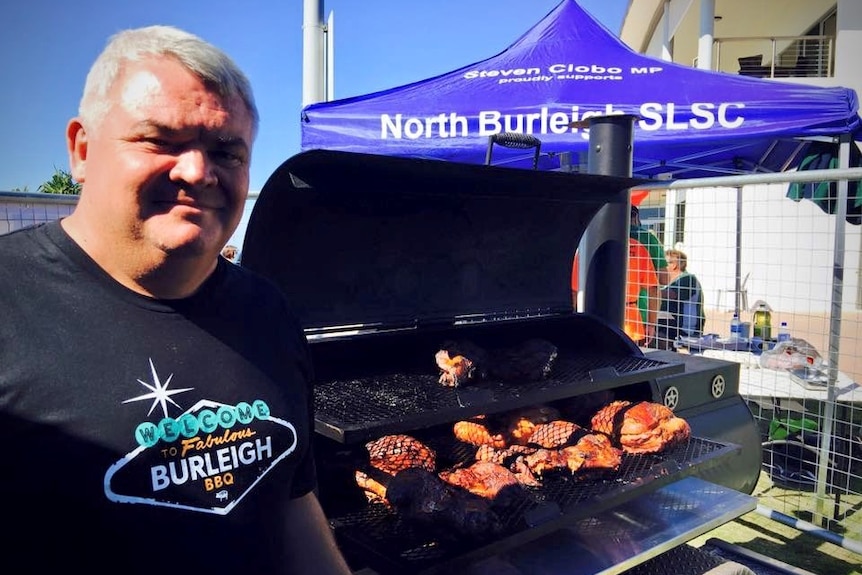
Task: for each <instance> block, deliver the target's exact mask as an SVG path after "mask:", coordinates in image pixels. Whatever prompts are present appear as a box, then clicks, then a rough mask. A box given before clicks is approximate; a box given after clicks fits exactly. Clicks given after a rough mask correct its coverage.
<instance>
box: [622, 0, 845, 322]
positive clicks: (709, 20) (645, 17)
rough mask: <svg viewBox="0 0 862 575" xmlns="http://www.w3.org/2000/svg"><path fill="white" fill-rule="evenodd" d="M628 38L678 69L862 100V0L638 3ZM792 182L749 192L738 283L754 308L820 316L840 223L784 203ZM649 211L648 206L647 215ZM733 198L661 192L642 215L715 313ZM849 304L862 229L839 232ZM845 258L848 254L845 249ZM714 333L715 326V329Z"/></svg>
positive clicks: (730, 241) (732, 261) (720, 304)
mask: <svg viewBox="0 0 862 575" xmlns="http://www.w3.org/2000/svg"><path fill="white" fill-rule="evenodd" d="M620 38H621V39H622V40H623V41H624V42H625V43H626V44H628V45H629V46H630V47H632V48H633V49H635V50H637V51H638V52H641V53H645V54H648V55H651V56H654V57H659V58H663V59H665V60H673V61H674V62H676V63H678V64H683V65H689V66H695V67H699V68H703V69H709V70H714V71H720V72H722V73H727V74H743V75H747V76H755V77H760V78H763V79H764V81H769V82H795V83H801V84H808V85H816V86H844V87H847V88H852V89H854V90H855V91H856V92H857V94H860V93H862V74H860V73H859V54H860V53H862V2H860V1H859V0H838V1H837V2H836V1H834V0H630V1H629V5H628V9H627V12H626V15H625V18H624V21H623V24H622V29H621V32H620ZM787 190H788V185H787V184H770V185H749V186H744V187H743V189H742V206H741V214H742V217H741V222H742V223H741V226H742V234H741V237H742V241H741V271H740V279H741V281H742V280H744V279H745V278H747V279H748V281H747V282H746V284H745V289H746V291H747V295H748V298H747V299H748V302H749V306H750V305H751V304H753V303H754V302H755V301H757V300H760V299H762V300H765V301H767V302H768V303H769V305H770V306H771V307H772V308H774V309H775V310H777V311H778V312H779V313H778V315H779V316H780V315H782V312H783V313H785V314H789V313H802V314H822V313H827V312H828V311H829V310H830V306H831V299H832V298H831V296H832V290H833V286H834V282H833V275H834V274H833V256H834V253H835V247H836V236H835V231H836V225H835V224H836V219H835V218H834V217H832V216H829V215H828V214H826V213H824V212H823V211H821V210H820V209H819V208H817V207H816V206H815V205H814V204H813V203H812V202H809V201H807V200H804V201H802V202H798V203H797V202H794V201H792V200H789V199H788V198H787V197H786V193H787ZM650 208H652V209H650ZM736 210H737V192H736V190H735V189H732V188H725V189H697V190H675V191H670V192H667V193H666V194H665V193H659V192H653V193H652V194H651V196H650V199H649V201H648V202H647V203H646V209H645V210H644V211H645V212H646V213H647V214H648V215H649V214H652V216H653V218H657V219H653V223H655V224H656V226H655V227H656V228H657V229H658V231H660V232H663V241H664V243H665V245H666V247H672V246H674V245H675V244H678V243H681V244H682V245H683V246H684V249H685V251H686V253H687V254H688V256H689V261H690V265H691V268H692V271H694V272H695V273H696V274H697V275H698V277H699V278H700V279H701V282H702V284H703V286H704V290H705V293H706V305H707V307H712V308H713V309H717V310H719V311H727V310H728V309H731V308H732V306H733V303H734V302H733V297H731V296H726V295H723V296H722V297H719V290H722V291H723V292H724V294H727V293H728V292H727V291H726V290H732V289H733V288H734V287H735V276H736V269H735V265H736V254H735V251H734V250H732V249H726V248H727V247H728V246H735V241H736V225H735V217H736ZM841 235H842V237H843V242H844V249H845V250H846V253H845V257H844V259H843V265H844V266H845V270H844V275H843V282H844V283H843V297H842V307H843V310H844V311H847V310H856V309H859V308H860V301H862V295H860V278H859V274H860V269H862V265H860V254H862V251H860V241H862V234H860V226H857V225H846V226H845V229H844V231H843V233H842V234H841ZM839 253H840V252H839ZM707 327H708V328H709V326H707Z"/></svg>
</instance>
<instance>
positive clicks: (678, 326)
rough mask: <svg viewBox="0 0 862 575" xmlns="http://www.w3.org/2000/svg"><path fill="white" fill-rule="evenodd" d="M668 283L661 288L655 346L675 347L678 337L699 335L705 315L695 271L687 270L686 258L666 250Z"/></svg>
mask: <svg viewBox="0 0 862 575" xmlns="http://www.w3.org/2000/svg"><path fill="white" fill-rule="evenodd" d="M665 258H666V259H667V266H668V275H669V280H670V281H669V283H668V285H667V287H666V288H664V289H663V290H662V291H663V292H664V293H663V295H662V301H661V311H662V312H664V313H663V314H662V315H663V319H660V320H659V327H658V346H659V348H660V349H674V347H673V343H674V341H675V340H676V339H677V338H678V337H681V336H684V337H700V336H701V335H702V334H703V325H704V323H705V322H706V318H705V316H704V312H703V289H701V287H700V282H699V281H698V280H697V277H695V276H694V274H690V273H688V271H687V267H688V257H687V256H686V255H685V253H684V252H681V251H679V250H667V251H666V252H665Z"/></svg>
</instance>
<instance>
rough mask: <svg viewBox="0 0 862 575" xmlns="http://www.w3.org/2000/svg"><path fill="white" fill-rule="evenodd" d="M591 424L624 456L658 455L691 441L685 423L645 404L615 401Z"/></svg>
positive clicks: (666, 410) (657, 405) (663, 409)
mask: <svg viewBox="0 0 862 575" xmlns="http://www.w3.org/2000/svg"><path fill="white" fill-rule="evenodd" d="M591 424H592V427H593V429H594V430H596V431H599V432H602V433H606V434H608V435H609V436H610V437H611V438H612V439H613V440H614V441H616V442H617V443H618V444H619V445H620V447H622V449H623V451H625V452H626V453H657V452H659V451H662V450H663V449H665V448H667V447H669V446H670V445H674V444H676V443H679V442H681V441H684V440H686V439H688V438H689V437H691V428H690V426H689V425H688V422H687V421H685V420H684V419H682V418H680V417H677V416H676V415H674V413H673V411H671V410H670V409H669V408H668V407H666V406H664V405H662V404H660V403H652V402H648V401H642V402H640V403H635V404H633V403H632V402H630V401H614V402H612V403H610V404H608V405H607V406H605V407H603V408H602V409H600V410H599V411H598V412H597V413H596V414H595V415H594V416H593V418H592V421H591Z"/></svg>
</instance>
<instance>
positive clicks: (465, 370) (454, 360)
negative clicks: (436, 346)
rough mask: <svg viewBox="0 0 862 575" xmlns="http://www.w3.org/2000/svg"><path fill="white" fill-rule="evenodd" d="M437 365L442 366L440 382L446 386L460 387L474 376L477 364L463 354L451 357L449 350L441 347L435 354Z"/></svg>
mask: <svg viewBox="0 0 862 575" xmlns="http://www.w3.org/2000/svg"><path fill="white" fill-rule="evenodd" d="M434 359H435V361H436V362H437V367H438V368H440V379H439V380H438V381H439V382H440V383H442V384H443V385H445V386H446V387H460V386H461V385H463V384H464V383H466V382H467V381H469V380H470V379H472V378H473V374H474V373H475V369H476V367H475V365H474V364H473V362H472V361H470V360H469V359H468V358H466V357H464V356H463V355H456V356H455V357H449V352H448V351H446V350H445V349H441V350H440V351H438V352H437V353H436V355H435V356H434Z"/></svg>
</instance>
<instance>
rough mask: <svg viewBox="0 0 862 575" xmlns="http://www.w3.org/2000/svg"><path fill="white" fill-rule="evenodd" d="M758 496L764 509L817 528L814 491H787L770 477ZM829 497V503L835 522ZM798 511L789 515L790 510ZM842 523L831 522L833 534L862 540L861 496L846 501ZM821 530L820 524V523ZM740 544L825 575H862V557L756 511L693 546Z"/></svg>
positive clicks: (826, 504)
mask: <svg viewBox="0 0 862 575" xmlns="http://www.w3.org/2000/svg"><path fill="white" fill-rule="evenodd" d="M752 495H753V496H755V497H757V499H758V502H759V503H760V505H762V506H764V507H768V508H770V509H773V510H775V511H778V512H780V513H783V514H785V515H788V516H791V517H793V518H795V519H800V520H803V521H807V522H809V523H815V521H816V519H815V518H814V517H815V515H814V512H815V511H816V505H817V498H816V496H815V494H813V493H810V492H804V491H798V490H795V489H784V488H782V487H781V486H778V485H776V484H774V483H773V482H772V481H771V480H770V479H769V476H768V475H766V474H765V473H761V474H760V480H759V481H758V483H757V486H756V487H755V488H754V492H753V493H752ZM833 502H834V500H833V499H832V498H830V499H829V500H828V501H826V502H824V507H825V509H826V511H825V512H824V514H827V515H828V516H829V517H831V514H832V509H833V508H832V504H833ZM791 509H792V510H794V511H790V510H791ZM840 511H841V513H842V515H843V517H842V518H841V521H840V522H839V523H831V525H830V531H832V532H834V533H836V534H840V535H843V536H845V537H847V538H851V539H854V540H856V541H862V497H860V496H858V495H851V496H846V495H845V496H843V497H842V498H841V507H840ZM816 525H818V526H819V523H816ZM713 537H714V538H717V539H721V540H723V541H726V542H728V543H732V544H734V545H738V546H740V547H743V548H745V549H748V550H750V551H754V552H755V553H759V554H761V555H765V556H767V557H771V558H773V559H777V560H779V561H783V562H784V563H787V564H789V565H792V566H794V567H797V568H800V569H805V570H807V571H811V572H813V573H818V574H822V575H862V555H859V554H857V553H854V552H853V551H850V550H849V549H845V548H843V547H841V546H839V545H835V544H833V543H830V542H829V541H826V540H824V539H822V538H821V537H818V536H816V535H814V534H812V533H808V532H806V531H801V530H799V529H796V528H794V527H791V526H789V525H785V524H784V523H781V522H779V521H776V520H773V519H770V518H769V517H766V516H764V515H762V514H760V513H758V512H756V511H752V512H750V513H747V514H745V515H743V516H741V517H739V518H737V519H736V520H735V521H731V522H729V523H726V524H724V525H722V526H720V527H718V528H716V529H714V530H712V531H710V532H709V533H706V534H704V535H702V536H700V537H697V538H695V539H693V540H692V541H690V542H689V543H690V544H691V545H693V546H695V547H701V546H703V545H704V544H705V543H706V541H707V540H708V539H710V538H713Z"/></svg>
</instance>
